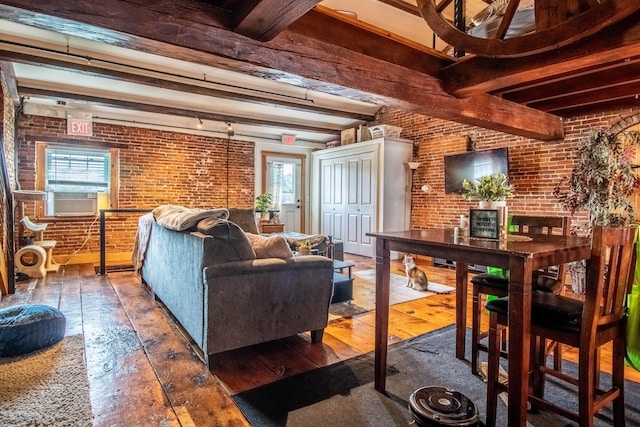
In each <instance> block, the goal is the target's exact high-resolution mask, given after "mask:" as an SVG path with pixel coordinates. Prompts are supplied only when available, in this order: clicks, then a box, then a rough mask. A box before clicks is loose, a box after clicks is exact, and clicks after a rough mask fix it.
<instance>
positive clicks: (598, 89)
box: [502, 63, 640, 112]
mask: <svg viewBox="0 0 640 427" xmlns="http://www.w3.org/2000/svg"><path fill="white" fill-rule="evenodd" d="M638 85H640V63H635V64H633V63H632V64H626V65H624V66H620V67H617V68H611V67H604V68H603V69H602V70H598V71H597V72H591V73H585V74H583V75H581V76H578V77H574V78H570V79H557V80H554V81H552V82H550V83H546V84H540V85H538V86H535V87H531V88H527V89H522V90H514V91H509V92H506V93H502V96H503V97H504V98H505V99H509V100H510V101H514V102H517V103H519V104H524V105H527V106H529V107H533V108H539V109H541V110H543V111H547V112H549V111H555V110H559V109H562V108H565V107H570V106H572V105H574V102H575V101H577V102H578V103H580V104H584V102H585V101H587V100H588V99H593V101H596V99H600V100H602V99H605V98H606V97H607V96H609V95H610V96H611V98H616V97H619V96H620V95H623V94H624V91H628V92H627V94H629V93H632V92H635V93H637V92H638V89H639V88H638ZM595 94H598V95H595ZM594 95H595V97H594Z"/></svg>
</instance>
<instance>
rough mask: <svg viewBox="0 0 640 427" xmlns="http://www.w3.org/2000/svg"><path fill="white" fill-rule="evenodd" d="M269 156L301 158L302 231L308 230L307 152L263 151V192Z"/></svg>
mask: <svg viewBox="0 0 640 427" xmlns="http://www.w3.org/2000/svg"><path fill="white" fill-rule="evenodd" d="M267 157H282V158H286V159H295V160H300V165H301V166H300V232H301V233H305V232H306V217H307V215H306V206H307V156H306V155H305V154H293V153H283V152H281V151H263V152H262V192H263V193H265V192H266V191H267Z"/></svg>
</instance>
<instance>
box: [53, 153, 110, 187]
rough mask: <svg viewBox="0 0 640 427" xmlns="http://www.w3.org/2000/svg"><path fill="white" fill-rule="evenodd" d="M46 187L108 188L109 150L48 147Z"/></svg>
mask: <svg viewBox="0 0 640 427" xmlns="http://www.w3.org/2000/svg"><path fill="white" fill-rule="evenodd" d="M46 157H47V160H46V190H47V191H69V192H72V191H99V192H106V191H109V152H108V151H82V150H72V149H59V148H48V149H47V151H46Z"/></svg>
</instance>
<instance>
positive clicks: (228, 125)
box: [227, 122, 235, 137]
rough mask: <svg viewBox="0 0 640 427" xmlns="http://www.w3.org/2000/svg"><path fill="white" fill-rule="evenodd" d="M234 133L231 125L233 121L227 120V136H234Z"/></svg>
mask: <svg viewBox="0 0 640 427" xmlns="http://www.w3.org/2000/svg"><path fill="white" fill-rule="evenodd" d="M234 134H235V132H233V126H231V123H229V122H227V136H229V137H232V136H233V135H234Z"/></svg>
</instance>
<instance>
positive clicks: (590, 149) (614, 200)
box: [553, 131, 640, 293]
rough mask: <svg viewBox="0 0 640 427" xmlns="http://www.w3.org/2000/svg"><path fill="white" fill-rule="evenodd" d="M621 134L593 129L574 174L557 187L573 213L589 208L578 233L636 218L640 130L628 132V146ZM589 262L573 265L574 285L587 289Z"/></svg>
mask: <svg viewBox="0 0 640 427" xmlns="http://www.w3.org/2000/svg"><path fill="white" fill-rule="evenodd" d="M620 135H621V134H612V133H609V132H606V131H598V132H593V133H591V134H590V135H589V136H588V137H587V138H586V139H585V140H584V141H582V142H581V143H580V145H579V146H578V149H577V150H578V151H577V159H576V164H575V166H574V167H573V170H572V171H571V175H569V176H568V177H565V178H563V179H562V180H561V181H560V182H559V183H558V184H556V187H555V189H554V191H553V194H554V196H555V197H556V198H557V199H558V200H559V201H560V204H561V205H562V206H563V207H564V208H565V209H567V210H568V211H569V212H570V213H571V214H572V215H573V214H575V213H576V212H577V211H586V212H587V221H586V223H582V224H578V225H575V226H574V227H573V233H574V234H583V235H587V236H590V235H591V230H592V228H593V226H595V225H600V226H614V227H615V226H624V225H629V224H631V223H633V222H634V208H633V205H632V204H631V203H630V201H629V196H631V195H632V194H633V192H634V191H635V189H636V188H638V187H640V178H639V177H638V176H637V174H636V173H635V171H634V165H632V164H631V159H632V156H633V153H634V151H635V148H636V147H635V146H636V145H637V144H638V143H640V134H639V133H637V132H630V133H626V134H624V137H625V138H626V140H627V141H629V144H628V146H627V147H626V148H625V147H624V146H623V144H622V142H621V141H620V139H619V136H620ZM585 267H586V266H585V263H584V262H577V263H572V264H570V265H569V268H568V270H569V273H570V274H571V287H572V288H573V290H574V292H577V293H584V274H585Z"/></svg>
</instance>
